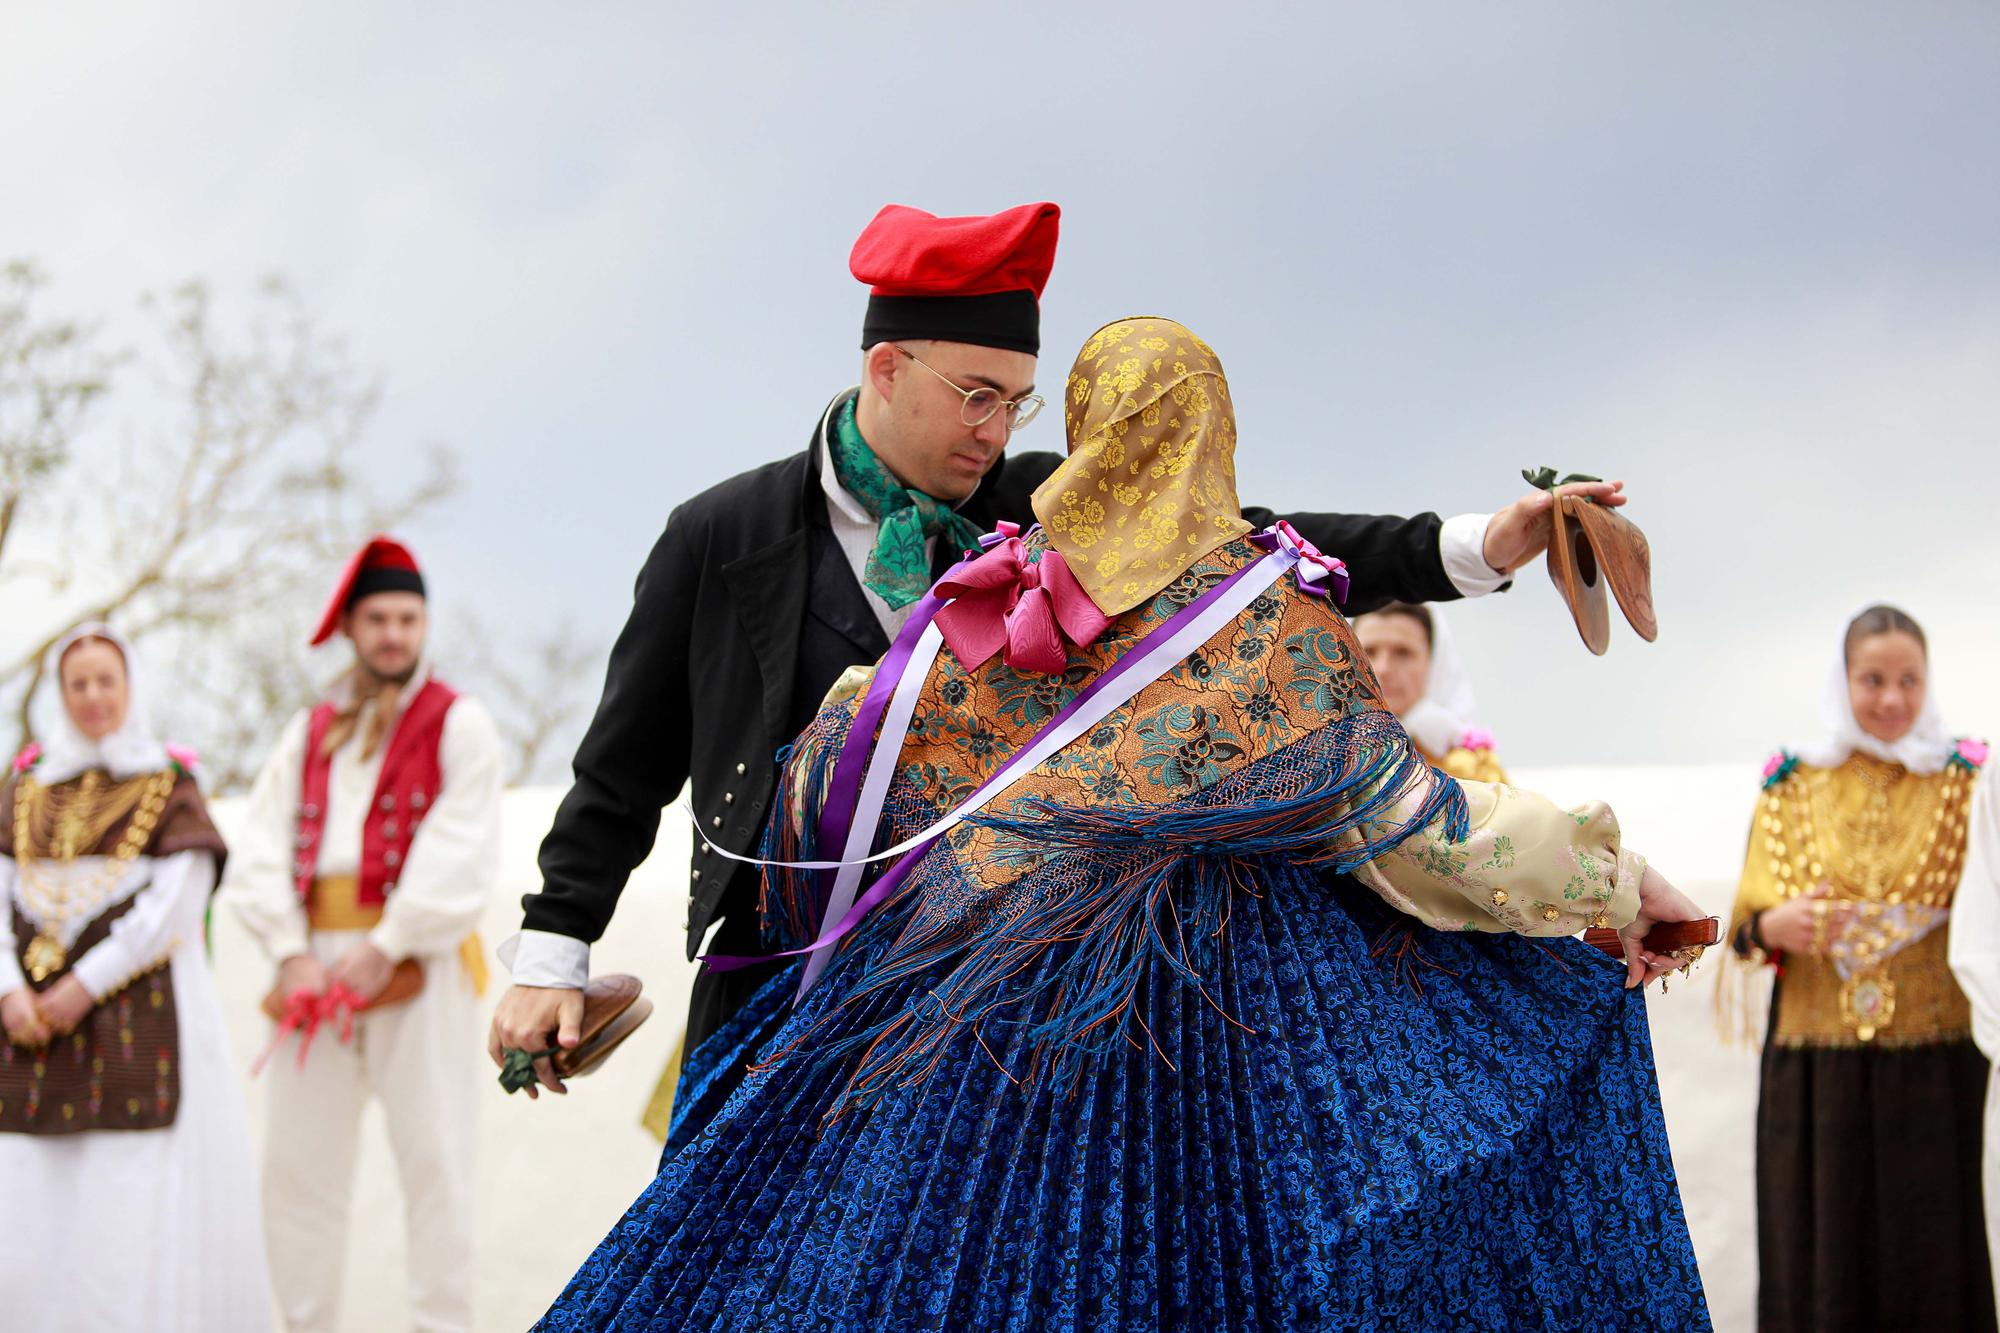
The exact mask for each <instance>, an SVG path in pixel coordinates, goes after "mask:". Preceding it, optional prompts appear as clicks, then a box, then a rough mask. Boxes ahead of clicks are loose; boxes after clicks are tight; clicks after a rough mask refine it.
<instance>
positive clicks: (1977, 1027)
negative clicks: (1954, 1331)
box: [1950, 772, 2000, 1259]
mask: <svg viewBox="0 0 2000 1333" xmlns="http://www.w3.org/2000/svg"><path fill="white" fill-rule="evenodd" d="M1950 952H1951V972H1952V975H1953V976H1954V977H1955V978H1957V980H1958V984H1959V987H1960V988H1961V989H1962V990H1964V991H1965V998H1966V999H1967V1000H1968V1001H1969V1002H1970V1003H1971V1005H1972V1038H1973V1040H1974V1041H1976V1042H1978V1043H1979V1050H1980V1053H1981V1054H1983V1055H1984V1056H1985V1057H1986V1058H1987V1059H1988V1060H1989V1061H1992V1060H2000V783H1996V782H1995V780H1994V777H1993V774H1992V773H1991V772H1986V773H1984V775H1983V776H1982V777H1981V778H1980V779H1979V784H1978V788H1977V790H1976V792H1975V794H1974V795H1973V798H1972V818H1971V828H1970V830H1969V831H1968V833H1967V835H1966V847H1965V874H1964V875H1963V876H1962V877H1961V878H1960V880H1959V885H1958V896H1957V897H1956V898H1955V899H1954V900H1953V902H1952V910H1951V951H1950ZM1985 1131H1986V1133H1985V1146H1984V1149H1983V1152H1982V1157H1983V1159H1984V1171H1983V1173H1982V1174H1983V1176H1984V1179H1985V1191H1984V1193H1985V1196H1986V1252H1987V1256H1988V1258H1989V1259H1990V1258H1991V1257H1992V1255H1994V1254H1995V1253H2000V1080H1996V1079H1994V1078H1992V1077H1990V1076H1989V1077H1988V1079H1987V1090H1986V1125H1985Z"/></svg>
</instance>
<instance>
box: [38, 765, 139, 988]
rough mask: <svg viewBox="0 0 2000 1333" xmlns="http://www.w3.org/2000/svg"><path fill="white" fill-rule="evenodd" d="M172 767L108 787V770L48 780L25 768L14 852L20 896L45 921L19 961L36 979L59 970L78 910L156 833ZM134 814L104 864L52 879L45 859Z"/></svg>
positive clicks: (95, 838) (95, 841)
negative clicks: (49, 783) (66, 928)
mask: <svg viewBox="0 0 2000 1333" xmlns="http://www.w3.org/2000/svg"><path fill="white" fill-rule="evenodd" d="M174 781H175V775H174V771H173V770H172V769H167V770H165V771H163V772H159V773H152V774H147V775H145V776H143V777H138V778H131V779H128V780H126V781H124V782H120V783H117V784H115V785H113V786H112V787H111V788H110V789H109V790H106V789H105V788H104V779H103V775H102V774H101V773H99V772H98V771H97V770H95V769H92V770H91V771H90V772H88V773H85V774H84V775H83V777H82V778H81V779H80V780H79V781H78V782H77V783H76V784H75V787H74V789H73V790H70V791H61V790H60V788H61V787H63V786H68V785H69V784H58V785H57V787H46V786H43V785H42V784H41V783H39V782H36V781H35V780H34V779H32V778H30V777H26V776H23V777H22V779H21V780H20V781H19V782H18V783H16V784H15V787H14V832H15V839H14V860H15V862H16V863H17V864H18V865H19V866H20V870H21V898H22V903H23V905H24V906H26V907H27V908H28V909H29V911H30V912H32V913H33V914H34V916H35V918H36V920H37V921H38V922H40V925H41V928H40V929H39V930H38V931H36V933H35V937H34V938H33V939H31V940H29V941H28V945H27V947H26V948H25V949H24V950H23V951H22V959H21V961H22V962H23V963H24V964H25V965H26V966H27V970H28V978H29V980H31V981H33V982H35V983H36V984H37V985H39V984H40V983H42V982H44V981H46V980H48V979H49V978H50V977H51V976H53V975H55V974H56V973H57V972H59V971H61V970H62V968H63V965H64V964H65V963H66V962H67V961H68V959H69V951H68V950H67V949H65V948H64V947H63V943H62V935H61V930H60V928H61V927H62V926H63V925H64V924H66V923H67V922H69V921H70V920H71V919H72V918H73V917H75V916H76V915H77V914H78V913H79V912H81V911H83V910H86V909H91V908H94V907H95V906H96V904H97V902H98V901H99V900H100V899H101V898H102V897H103V895H104V894H105V893H107V892H109V891H110V890H111V889H113V888H115V887H116V886H117V884H118V882H119V881H120V880H121V879H123V878H124V876H125V871H126V870H127V868H128V867H130V865H131V864H132V862H133V861H134V860H135V859H136V858H137V857H138V855H139V853H140V852H142V851H144V850H145V848H146V845H147V844H148V843H149V842H151V841H152V840H153V830H154V829H156V828H157V827H158V826H159V822H160V815H161V813H162V812H163V811H164V810H165V809H166V807H167V798H168V796H169V795H171V794H172V792H173V789H174ZM128 815H129V816H130V817H131V822H130V823H128V824H127V825H126V826H125V832H124V834H123V835H122V836H121V837H120V838H119V839H118V845H117V846H116V847H115V848H113V849H112V852H111V855H110V856H109V857H107V858H106V864H105V866H104V867H103V868H102V869H101V870H99V871H98V872H97V873H96V874H94V875H92V876H90V877H89V878H88V879H87V880H85V881H82V882H80V883H79V882H77V881H73V880H72V881H69V882H67V883H64V884H61V885H51V884H50V883H49V882H48V881H47V880H46V879H44V878H43V877H42V873H41V870H40V866H39V863H40V861H41V860H43V859H44V857H46V859H49V860H53V861H55V862H57V863H59V864H64V865H67V864H70V863H72V862H74V861H76V860H77V858H79V857H81V856H84V855H88V854H89V852H90V850H91V849H93V848H95V847H97V846H98V845H99V844H100V843H102V842H103V840H104V837H105V835H106V834H108V833H109V832H110V831H111V830H112V829H113V828H114V827H116V826H117V824H118V821H119V820H121V819H124V818H126V817H127V816H128Z"/></svg>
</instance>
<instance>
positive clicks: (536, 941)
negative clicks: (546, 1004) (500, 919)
mask: <svg viewBox="0 0 2000 1333" xmlns="http://www.w3.org/2000/svg"><path fill="white" fill-rule="evenodd" d="M495 952H496V953H497V954H498V955H499V957H500V962H501V963H502V964H503V965H504V966H505V967H506V968H507V970H508V971H510V972H512V973H513V974H514V984H515V985H516V986H547V987H550V988H553V989H556V990H582V989H583V987H584V984H585V983H586V982H588V981H589V980H590V946H589V945H588V944H586V943H584V942H583V941H582V940H578V939H571V938H570V937H569V936H568V935H558V934H556V933H555V932H553V931H548V930H523V931H519V932H517V933H515V934H513V935H510V936H508V937H507V938H506V939H505V940H503V941H502V942H501V944H500V947H499V949H497V950H495Z"/></svg>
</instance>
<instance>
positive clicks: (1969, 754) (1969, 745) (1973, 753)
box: [1953, 736, 1992, 768]
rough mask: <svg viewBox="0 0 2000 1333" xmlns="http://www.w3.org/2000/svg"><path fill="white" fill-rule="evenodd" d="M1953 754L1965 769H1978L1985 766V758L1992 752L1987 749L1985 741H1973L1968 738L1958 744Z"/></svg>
mask: <svg viewBox="0 0 2000 1333" xmlns="http://www.w3.org/2000/svg"><path fill="white" fill-rule="evenodd" d="M1953 753H1954V754H1956V755H1957V756H1958V758H1959V759H1960V760H1961V761H1963V762H1964V764H1965V766H1966V767H1967V768H1979V767H1981V766H1982V765H1984V764H1985V762H1986V756H1987V755H1988V754H1990V753H1992V751H1991V750H1989V749H1988V748H1987V745H1986V742H1985V741H1980V740H1974V739H1973V738H1972V737H1970V736H1968V737H1966V738H1965V739H1964V740H1962V741H1960V742H1959V743H1958V746H1957V748H1956V749H1955V750H1954V751H1953Z"/></svg>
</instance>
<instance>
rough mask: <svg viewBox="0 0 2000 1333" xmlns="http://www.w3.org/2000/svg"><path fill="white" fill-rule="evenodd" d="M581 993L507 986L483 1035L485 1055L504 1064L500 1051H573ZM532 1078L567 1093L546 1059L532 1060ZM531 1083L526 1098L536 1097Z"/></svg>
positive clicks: (579, 1023) (578, 1031)
mask: <svg viewBox="0 0 2000 1333" xmlns="http://www.w3.org/2000/svg"><path fill="white" fill-rule="evenodd" d="M582 1028H583V992H582V991H580V990H570V989H568V988H565V987H554V986H509V987H508V988H507V993H506V994H505V995H502V996H501V997H500V1004H499V1007H498V1008H496V1009H494V1011H493V1026H492V1028H491V1029H490V1030H489V1031H488V1032H487V1035H486V1053H487V1054H488V1055H490V1056H492V1057H493V1063H494V1064H495V1065H501V1064H504V1063H505V1061H504V1058H503V1054H502V1053H503V1052H505V1051H507V1050H509V1049H512V1050H517V1051H529V1052H537V1051H546V1050H549V1049H551V1048H553V1047H557V1046H560V1047H561V1048H562V1049H564V1050H566V1051H567V1050H574V1049H575V1047H576V1044H577V1041H578V1040H579V1039H580V1037H581V1035H582ZM535 1078H536V1080H537V1081H538V1082H540V1083H541V1085H542V1086H543V1087H544V1088H547V1089H548V1090H549V1091H550V1092H554V1093H567V1092H568V1091H569V1089H568V1088H566V1087H564V1086H563V1083H562V1080H561V1079H559V1078H557V1077H556V1074H555V1070H553V1069H551V1068H550V1067H549V1062H548V1061H547V1060H546V1059H542V1060H537V1061H535ZM540 1095H541V1094H540V1093H539V1092H537V1091H536V1089H535V1085H534V1084H532V1083H531V1084H529V1085H528V1096H530V1097H538V1096H540Z"/></svg>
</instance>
